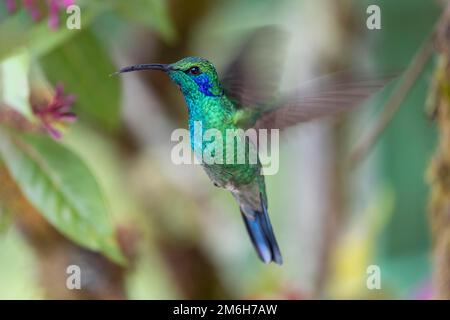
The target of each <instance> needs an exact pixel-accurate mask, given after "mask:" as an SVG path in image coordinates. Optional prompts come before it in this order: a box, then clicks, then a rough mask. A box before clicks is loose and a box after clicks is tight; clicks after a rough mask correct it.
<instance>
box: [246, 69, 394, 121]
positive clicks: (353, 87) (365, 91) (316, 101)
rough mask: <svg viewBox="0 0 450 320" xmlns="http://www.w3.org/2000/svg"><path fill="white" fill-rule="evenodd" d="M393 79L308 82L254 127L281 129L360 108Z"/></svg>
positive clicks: (345, 76) (339, 76)
mask: <svg viewBox="0 0 450 320" xmlns="http://www.w3.org/2000/svg"><path fill="white" fill-rule="evenodd" d="M395 77H396V75H395V76H392V75H389V76H384V77H378V78H372V79H369V78H367V77H365V78H364V77H355V76H352V75H351V74H348V73H338V74H335V75H332V76H327V77H323V78H319V79H318V80H313V81H310V82H308V83H306V84H305V85H304V86H301V87H300V88H299V89H297V90H295V91H294V92H292V93H291V94H288V95H287V96H286V97H284V98H282V99H281V101H280V103H279V104H278V105H277V106H276V107H275V108H273V109H269V110H267V111H265V112H263V113H262V115H261V116H260V118H259V119H258V120H257V122H256V123H255V126H254V127H255V128H256V129H263V128H264V129H283V128H286V127H289V126H292V125H294V124H296V123H299V122H305V121H309V120H313V119H316V118H320V117H324V116H332V115H336V114H338V113H341V112H344V111H347V110H350V109H352V108H354V107H356V106H358V105H360V104H361V103H362V102H364V101H365V100H366V99H368V98H369V97H370V96H372V95H373V94H374V93H376V92H378V91H380V90H381V89H382V88H383V87H384V86H385V85H386V84H387V83H388V82H389V81H391V80H392V79H394V78H395Z"/></svg>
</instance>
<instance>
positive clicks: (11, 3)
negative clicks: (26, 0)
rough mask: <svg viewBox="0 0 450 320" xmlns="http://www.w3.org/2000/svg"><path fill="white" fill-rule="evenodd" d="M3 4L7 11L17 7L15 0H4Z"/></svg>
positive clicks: (14, 9) (10, 11)
mask: <svg viewBox="0 0 450 320" xmlns="http://www.w3.org/2000/svg"><path fill="white" fill-rule="evenodd" d="M5 6H6V10H7V11H8V12H9V13H13V12H14V11H16V9H17V6H16V0H5Z"/></svg>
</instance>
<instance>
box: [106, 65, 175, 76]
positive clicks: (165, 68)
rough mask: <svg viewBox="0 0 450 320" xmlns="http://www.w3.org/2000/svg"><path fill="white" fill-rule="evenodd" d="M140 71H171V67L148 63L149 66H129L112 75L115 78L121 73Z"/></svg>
mask: <svg viewBox="0 0 450 320" xmlns="http://www.w3.org/2000/svg"><path fill="white" fill-rule="evenodd" d="M139 70H159V71H164V72H166V71H169V70H170V65H169V64H161V63H147V64H135V65H133V66H128V67H124V68H122V69H120V70H119V71H117V72H114V73H113V74H111V76H115V75H117V74H119V73H125V72H133V71H139Z"/></svg>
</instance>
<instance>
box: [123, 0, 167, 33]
mask: <svg viewBox="0 0 450 320" xmlns="http://www.w3.org/2000/svg"><path fill="white" fill-rule="evenodd" d="M116 11H117V13H118V14H119V15H120V16H122V17H123V18H124V19H126V20H128V21H133V22H136V23H138V24H141V25H143V26H146V27H149V28H152V29H155V30H156V31H158V32H159V33H160V34H161V35H162V37H163V38H164V39H165V40H166V41H168V42H173V41H174V40H175V36H176V33H175V29H174V27H173V25H172V22H171V20H170V16H169V12H168V9H167V2H165V1H162V0H135V1H133V2H130V1H128V2H125V1H122V0H116Z"/></svg>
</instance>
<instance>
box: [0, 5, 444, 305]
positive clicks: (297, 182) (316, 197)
mask: <svg viewBox="0 0 450 320" xmlns="http://www.w3.org/2000/svg"><path fill="white" fill-rule="evenodd" d="M7 2H8V1H1V2H0V65H1V64H4V63H5V61H8V59H16V58H17V59H18V60H17V61H22V60H20V59H22V58H21V57H26V58H23V59H26V60H27V61H28V63H23V64H19V65H18V66H19V67H15V68H16V69H14V68H13V69H12V70H13V71H11V68H10V69H8V68H6V67H5V68H3V69H1V70H3V73H1V77H0V85H1V86H2V90H3V92H7V91H6V89H4V88H6V85H5V83H12V84H11V85H12V87H14V88H16V89H17V88H18V89H21V88H23V89H25V87H24V86H23V85H22V82H21V81H23V79H22V78H21V76H20V72H22V73H25V74H26V75H28V79H29V80H28V81H29V83H30V88H31V86H33V83H38V85H37V86H39V83H45V84H46V85H47V84H51V85H52V86H55V85H56V84H57V83H61V84H62V85H63V86H64V91H65V92H66V93H68V94H73V95H74V96H75V98H76V100H75V103H74V105H73V109H72V110H73V111H74V112H75V113H76V114H77V115H78V121H77V122H76V123H74V124H72V125H70V128H68V129H67V130H66V131H64V137H63V138H62V139H61V140H59V141H58V144H61V145H63V146H64V147H65V148H67V150H70V151H71V152H73V154H75V155H76V156H77V157H78V158H79V159H80V161H82V162H83V163H84V164H85V165H86V167H87V168H88V169H89V171H90V172H91V174H92V176H93V177H94V178H95V180H96V181H97V182H98V185H99V187H98V189H99V191H98V192H99V193H101V194H102V196H103V197H104V199H105V203H106V205H105V208H106V209H105V212H106V211H107V214H108V215H111V216H112V217H113V226H112V228H113V231H112V232H113V233H114V235H115V237H116V239H117V242H118V243H119V247H120V250H121V252H122V253H123V255H125V256H126V257H127V258H128V260H129V261H131V262H130V263H129V264H128V266H126V267H122V266H119V265H116V264H115V263H113V262H111V260H108V259H106V258H104V256H102V255H100V254H97V253H93V252H92V251H91V250H88V249H87V248H90V249H92V250H94V251H100V252H103V253H105V252H106V255H108V256H109V257H111V256H114V253H113V252H112V251H113V249H110V247H108V245H107V244H105V243H104V242H102V241H103V240H102V241H99V242H98V243H97V242H96V241H93V242H89V241H87V240H86V243H84V242H83V241H84V240H83V239H82V238H83V237H82V236H79V235H77V233H76V232H74V231H73V230H66V231H64V229H60V228H61V227H60V223H59V222H54V221H53V220H52V219H51V217H52V212H47V215H46V213H45V212H44V213H43V212H42V211H46V210H47V209H48V210H50V211H51V210H52V209H51V207H50V205H46V202H47V203H48V200H45V199H44V200H42V201H41V202H40V200H41V199H35V198H33V197H31V198H32V199H35V200H34V201H32V200H30V196H29V195H30V194H32V193H33V192H35V191H33V190H34V189H33V190H31V191H29V192H30V193H27V192H26V191H24V188H25V187H24V184H25V181H28V180H26V179H25V178H24V180H22V184H21V183H20V182H17V181H15V182H16V183H17V185H18V187H19V188H18V189H19V190H21V192H22V193H23V194H25V198H28V200H29V201H30V202H31V204H32V205H31V207H33V206H34V207H35V208H34V209H37V210H36V211H40V213H39V215H40V214H42V213H43V215H44V216H45V217H47V219H46V220H49V221H53V223H52V225H53V227H51V226H50V225H47V224H48V223H47V222H46V221H45V220H40V219H39V217H40V216H39V217H36V216H35V215H33V214H34V213H30V214H29V215H26V214H24V211H26V210H31V209H28V208H29V207H30V206H27V205H15V204H17V203H22V202H24V201H25V200H24V199H23V198H22V197H21V196H19V195H17V194H16V192H17V190H16V189H14V190H15V192H12V191H11V190H13V189H12V188H13V187H11V181H10V180H11V179H10V178H5V176H4V175H2V174H0V178H2V179H3V180H0V188H2V189H3V192H0V193H1V194H0V203H3V204H2V206H0V212H2V213H1V216H0V228H1V229H0V230H1V231H0V298H1V299H14V298H19V299H26V298H31V299H44V298H49V297H51V298H72V299H77V298H98V299H102V298H130V299H171V298H181V299H190V298H197V299H212V298H234V299H239V298H275V299H309V298H329V299H340V298H351V299H361V298H371V299H372V298H373V299H376V298H387V299H399V298H401V299H402V298H403V299H416V298H417V299H419V298H430V297H431V293H430V278H431V274H430V271H431V268H430V252H431V248H430V245H431V244H430V236H429V230H428V224H427V201H428V186H427V184H426V182H425V172H426V169H427V166H428V164H429V160H430V158H431V155H432V153H433V150H434V148H435V144H436V138H437V137H436V132H435V128H434V124H433V123H432V122H431V121H430V120H429V119H428V118H427V117H426V115H425V112H424V106H425V99H426V95H427V90H428V84H429V81H430V79H431V76H432V70H433V66H434V61H433V59H432V60H431V61H429V63H428V64H427V67H426V69H425V70H424V72H423V73H422V75H421V76H420V78H419V79H418V81H417V82H416V84H415V85H414V87H413V89H412V90H411V91H410V92H409V94H408V97H407V99H406V100H405V101H404V102H403V104H402V107H401V109H400V111H399V112H398V114H397V115H396V116H395V118H394V120H393V121H392V122H391V123H390V124H389V126H388V127H387V129H386V130H385V131H384V133H383V135H382V136H381V139H380V141H379V142H378V143H377V144H376V146H375V148H374V149H373V150H371V152H370V154H369V156H368V157H367V159H365V160H364V161H363V162H362V163H361V164H360V165H359V166H358V167H357V168H354V169H353V170H349V169H348V168H347V165H348V157H349V154H350V151H351V150H352V148H353V147H354V146H355V144H356V143H357V142H358V141H359V137H360V136H361V135H362V134H363V133H365V132H366V131H367V129H368V128H369V127H371V125H372V124H373V122H375V121H376V119H377V114H378V112H379V111H380V110H381V108H382V107H383V105H384V102H385V101H386V100H387V98H388V96H389V94H390V93H391V92H392V90H394V89H395V83H394V84H391V85H389V86H388V88H386V89H385V90H383V92H381V93H380V94H377V95H376V97H375V98H374V99H371V100H370V101H368V102H367V103H365V104H364V105H363V106H361V108H359V109H358V110H357V111H355V112H352V113H351V114H349V115H346V116H345V117H340V118H339V120H336V119H326V120H323V121H315V122H312V123H307V124H304V125H299V126H297V127H294V128H290V129H288V130H286V132H285V133H284V134H283V135H282V139H281V142H280V145H281V154H280V171H279V173H278V174H277V175H275V176H269V177H267V179H266V182H267V189H268V196H269V208H270V213H271V219H272V222H273V225H274V229H275V231H276V233H277V236H278V240H279V244H280V247H281V250H282V252H283V255H284V260H285V263H284V265H283V266H282V267H279V266H276V265H272V264H271V265H264V264H262V263H261V262H260V261H259V260H258V259H257V257H256V255H255V253H254V252H253V248H252V246H251V244H250V242H249V241H248V239H247V238H248V236H247V234H246V232H245V229H244V227H243V225H242V221H241V218H240V216H239V214H238V210H237V206H236V204H235V203H234V201H233V199H232V197H231V196H230V195H229V194H227V192H224V191H222V190H218V189H217V188H214V187H213V186H212V184H211V183H210V181H209V180H208V179H207V177H206V175H205V174H204V173H203V172H202V169H201V168H200V167H199V166H188V165H181V166H177V165H174V164H173V163H172V161H171V159H170V151H171V148H172V147H173V146H174V142H172V141H170V134H171V132H172V130H174V129H176V128H178V127H186V126H187V111H186V108H185V105H184V101H183V98H182V96H181V93H179V92H178V89H177V88H176V87H175V86H174V85H172V84H171V83H170V82H169V80H168V79H167V78H166V77H165V76H164V75H162V74H159V73H150V72H149V73H133V74H129V75H126V76H121V77H109V75H110V74H111V73H112V72H114V71H116V70H117V69H118V68H120V67H122V66H126V65H130V64H136V63H150V62H160V63H169V62H173V61H176V60H178V59H180V58H182V57H184V56H188V55H198V56H202V57H205V58H207V59H208V60H210V61H212V62H214V63H215V64H216V65H217V66H218V68H219V73H220V69H221V68H222V69H223V67H224V66H225V65H226V63H227V62H228V61H230V60H231V59H232V58H233V56H234V54H236V47H237V46H238V45H239V43H240V42H241V41H242V39H243V37H244V35H245V34H246V32H247V31H248V30H250V29H251V28H255V27H258V26H263V25H269V24H280V25H282V26H283V27H284V28H285V29H286V30H287V31H288V32H289V33H290V42H289V46H288V52H287V55H286V58H285V60H286V61H284V62H285V63H284V64H285V65H286V68H285V70H284V77H283V81H282V86H283V88H286V89H288V88H292V87H295V86H296V84H298V83H300V82H301V81H302V80H305V79H309V78H311V77H312V76H313V75H317V74H320V73H327V72H333V71H336V70H341V69H349V68H355V67H363V68H370V69H372V70H379V71H381V72H382V71H385V70H404V69H405V67H406V66H407V65H408V64H409V62H410V61H411V59H412V57H413V56H414V54H415V53H416V52H417V50H418V49H419V48H420V46H421V45H422V43H423V41H424V40H425V38H426V37H427V35H428V34H429V33H430V32H431V30H432V28H433V26H434V24H435V22H436V20H437V19H438V17H439V14H440V12H441V10H442V8H441V7H440V6H439V5H438V3H437V1H436V2H435V1H429V0H397V1H389V0H378V1H377V0H373V1H366V0H363V1H356V0H355V1H346V0H339V1H332V0H328V1H326V0H319V1H318V0H314V1H313V0H298V1H297V0H281V1H273V0H258V1H256V0H248V1H237V0H230V1H219V0H215V1H211V0H191V1H181V0H170V1H163V0H131V1H120V0H115V1H114V0H111V1H100V0H95V1H82V0H79V1H78V0H76V1H74V2H75V4H76V5H79V6H80V8H81V29H80V30H69V29H67V28H66V27H65V19H66V18H67V16H68V15H67V14H66V13H65V10H63V9H61V10H60V11H59V12H58V16H59V18H60V23H59V25H58V26H57V27H56V28H55V27H52V26H49V24H48V20H47V18H48V17H47V15H48V14H49V12H48V8H47V7H46V6H47V2H45V1H35V5H36V7H38V8H40V10H41V12H42V17H41V18H40V19H37V20H36V21H34V20H33V19H32V17H31V14H30V10H27V8H23V7H22V6H21V5H20V3H21V1H16V3H17V5H18V7H17V8H16V9H15V10H10V11H8V10H7V6H6V4H7ZM370 4H377V5H378V6H380V8H381V23H382V24H381V26H382V28H381V29H380V30H368V29H367V28H366V19H367V17H368V14H367V13H366V9H367V7H368V6H369V5H370ZM13 61H16V60H13ZM5 65H6V64H5ZM9 65H11V64H9ZM20 68H22V69H23V70H22V69H20ZM5 70H6V71H5ZM7 70H9V73H8V72H7ZM25 78H26V77H25ZM11 85H10V86H11ZM2 90H0V92H2ZM9 90H12V89H9ZM16 91H20V90H15V91H14V90H12V92H16ZM16 94H19V93H17V92H16ZM4 97H6V95H4ZM15 101H16V100H15ZM6 102H8V101H6ZM22 102H23V101H22ZM27 103H28V102H27V101H25V102H23V108H25V109H26V108H27ZM0 106H1V104H0ZM20 108H21V107H20V106H18V107H17V110H19V109H20ZM1 110H2V109H1V107H0V113H1V112H2V111H1ZM1 119H2V118H1V117H0V120H1ZM0 125H1V124H0ZM2 132H3V131H0V134H2ZM5 141H6V140H5ZM24 141H27V143H30V145H31V146H32V147H33V148H36V150H37V151H38V152H42V155H43V158H45V159H48V162H49V163H54V162H52V157H56V155H52V154H47V153H46V152H47V151H46V150H48V149H49V148H50V147H49V148H44V147H42V148H41V146H42V144H39V143H35V142H33V141H31V142H28V140H26V139H25V140H24ZM2 143H3V144H5V145H6V144H7V142H2V141H1V139H0V144H2ZM44 144H45V143H44ZM0 149H1V146H0ZM6 149H7V148H4V150H6ZM0 151H1V150H0ZM5 159H7V157H6V156H5V158H4V159H3V161H5V163H7V167H8V168H11V164H9V162H8V161H7V160H5ZM11 159H12V158H11ZM14 159H18V158H14ZM55 161H58V160H55ZM1 162H2V158H1V157H0V163H1ZM10 170H11V169H10ZM22 170H26V169H22V168H18V169H17V171H14V172H17V174H12V173H11V175H12V176H13V178H14V179H20V178H18V177H21V174H20V172H21V171H22ZM60 170H66V171H68V172H70V170H72V166H71V162H70V161H69V162H67V163H64V164H62V163H60ZM24 175H25V174H23V175H22V176H24ZM61 175H62V176H63V174H61ZM8 179H9V180H8ZM14 179H13V180H14ZM72 179H75V180H76V179H77V178H76V177H75V176H73V177H72ZM79 179H80V180H82V179H81V177H80V178H79ZM8 181H9V182H8ZM29 181H32V180H29ZM80 183H82V182H80ZM79 188H84V187H81V184H80V185H79ZM74 190H75V193H76V191H77V188H74ZM95 192H97V191H95ZM27 195H28V196H27ZM36 197H37V196H36ZM92 197H94V196H92ZM73 201H77V199H76V197H74V200H73ZM43 208H47V209H43ZM31 211H32V210H31ZM49 217H50V218H49ZM55 219H56V218H55ZM86 219H88V220H89V219H93V218H92V217H87V218H86ZM30 221H31V222H30ZM55 221H56V220H55ZM98 221H100V222H97V221H92V223H93V224H94V227H93V230H94V229H95V230H98V229H101V228H99V227H98V223H100V224H101V223H102V222H101V221H103V220H101V219H100V220H98ZM55 227H56V228H55ZM40 228H42V230H44V231H42V232H41V231H40V230H41V229H40ZM68 228H69V229H70V228H71V227H70V224H69V225H68ZM56 230H58V231H56ZM72 231H73V233H72ZM60 232H61V233H60ZM63 234H64V235H63ZM71 235H72V236H71ZM69 239H70V240H69ZM80 244H81V245H82V246H81V247H80V246H79V245H80ZM69 264H77V265H80V266H81V270H82V277H83V279H84V280H83V281H82V287H83V290H79V291H78V290H73V291H71V290H67V289H65V279H66V277H67V274H66V267H67V265H69ZM370 265H378V266H379V267H380V270H381V285H382V287H381V289H380V290H369V289H368V288H367V287H366V279H367V276H368V275H367V273H366V271H367V268H368V266H370ZM84 275H86V277H84Z"/></svg>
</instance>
